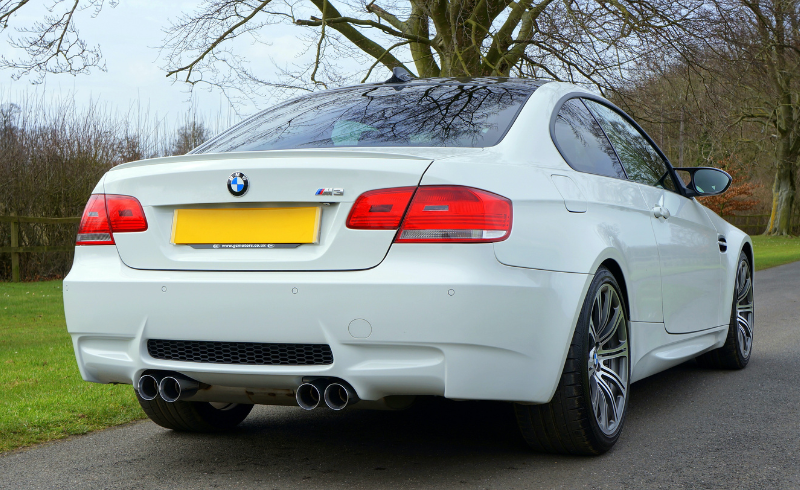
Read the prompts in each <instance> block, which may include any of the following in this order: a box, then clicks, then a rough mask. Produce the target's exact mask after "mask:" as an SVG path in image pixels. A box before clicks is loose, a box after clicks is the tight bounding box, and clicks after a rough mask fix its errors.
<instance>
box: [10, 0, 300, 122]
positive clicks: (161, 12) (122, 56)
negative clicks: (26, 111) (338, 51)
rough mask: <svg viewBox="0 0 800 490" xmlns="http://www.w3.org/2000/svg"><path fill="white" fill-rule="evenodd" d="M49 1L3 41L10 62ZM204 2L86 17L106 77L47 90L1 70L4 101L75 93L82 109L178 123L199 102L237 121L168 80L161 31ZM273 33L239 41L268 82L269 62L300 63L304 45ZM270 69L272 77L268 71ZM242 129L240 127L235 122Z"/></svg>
mask: <svg viewBox="0 0 800 490" xmlns="http://www.w3.org/2000/svg"><path fill="white" fill-rule="evenodd" d="M51 3H52V2H51V1H50V0H39V1H33V2H30V4H29V5H30V6H26V7H24V8H23V9H21V11H20V14H18V15H16V16H15V17H14V18H13V19H12V24H11V27H10V28H9V29H7V30H6V31H5V32H4V33H3V34H2V37H1V38H0V39H2V41H0V54H2V55H4V56H6V57H7V58H17V57H19V56H20V54H21V53H19V52H18V51H17V50H15V49H13V48H11V47H10V46H9V45H8V42H7V40H8V37H9V35H14V34H15V32H14V29H13V27H19V26H26V25H30V24H31V23H32V21H35V20H39V19H41V18H42V17H43V16H44V15H45V14H46V10H45V9H44V5H50V4H51ZM198 3H199V2H198V1H176V0H160V1H159V0H123V1H122V2H121V3H120V4H119V6H117V7H116V8H110V7H109V6H108V5H106V7H105V8H104V9H103V11H102V12H101V13H100V15H99V16H98V17H97V18H94V19H93V18H91V15H92V12H90V11H84V12H80V13H79V14H78V15H79V17H78V18H77V25H78V28H79V29H80V32H81V37H83V38H85V39H86V40H87V41H88V43H89V44H90V45H94V44H100V46H101V48H102V52H103V57H104V58H105V62H106V65H107V69H108V70H107V72H105V73H104V72H101V71H99V70H96V69H95V70H93V72H92V74H91V75H79V76H77V77H74V76H71V75H48V78H47V80H46V83H45V85H44V86H42V85H39V86H34V85H31V78H23V79H21V80H19V81H14V80H13V79H12V77H11V75H12V73H11V72H10V71H8V70H5V71H0V101H2V102H8V101H13V100H15V99H16V100H18V99H19V98H20V97H21V96H22V94H23V93H25V92H26V91H28V92H29V95H30V93H36V94H39V95H41V94H42V93H44V94H45V96H46V97H58V96H61V97H64V96H69V95H71V94H73V93H74V94H75V98H76V99H77V101H78V102H79V103H80V104H86V103H87V102H88V101H89V100H90V99H93V100H95V101H101V102H103V103H106V104H107V105H108V106H110V107H113V108H114V109H116V110H119V111H121V112H125V111H128V110H129V108H131V107H136V106H137V105H140V106H141V107H143V108H145V109H146V108H148V107H149V112H150V114H151V115H154V114H156V113H157V114H158V115H159V116H160V117H162V118H164V117H166V118H167V119H173V120H178V119H179V118H180V117H182V115H183V114H185V113H186V112H187V111H188V110H189V108H190V107H191V106H192V103H194V104H195V106H196V108H197V109H198V111H199V112H200V113H201V114H203V115H204V116H205V117H207V118H211V119H214V118H217V117H218V116H220V117H221V118H223V119H227V120H235V119H236V116H235V114H233V113H232V111H231V110H230V109H229V104H228V102H227V100H226V99H225V98H224V97H223V96H222V95H221V94H220V93H219V92H218V91H212V92H208V91H207V90H206V89H195V92H194V94H190V93H189V91H188V87H187V86H186V85H185V84H182V83H175V82H173V81H172V80H170V79H167V78H166V76H165V71H164V69H163V66H164V64H165V63H164V60H163V59H161V58H159V53H158V49H157V46H158V45H159V44H160V42H161V40H162V37H163V33H162V29H164V28H165V27H167V26H168V25H169V23H168V19H170V18H175V17H177V16H178V15H179V14H180V12H181V11H182V10H183V11H188V10H191V9H192V8H193V7H194V6H195V5H197V4H198ZM269 29H270V31H269V32H268V33H263V32H262V35H264V36H265V37H268V38H269V41H270V43H271V46H265V45H261V44H253V43H251V42H248V41H246V40H242V41H237V45H236V46H237V49H238V50H239V52H240V53H241V54H244V55H246V56H247V58H248V59H249V60H250V62H251V63H252V64H253V65H254V66H255V67H256V68H259V67H260V68H261V69H262V71H261V74H263V75H265V76H267V77H269V75H270V70H272V69H273V68H272V66H273V65H272V63H271V62H270V59H273V60H275V61H276V62H277V63H279V64H282V63H291V62H292V61H294V60H295V58H296V56H297V54H298V49H299V48H300V43H298V42H297V38H296V36H297V35H298V34H299V31H298V30H299V29H300V28H296V27H294V26H288V25H283V26H270V28H269ZM264 70H266V71H264ZM275 102H278V101H277V100H272V101H271V100H268V99H266V98H265V100H262V101H259V104H258V106H259V107H256V106H255V105H252V104H250V105H245V106H242V107H240V108H239V111H240V113H243V114H248V113H252V112H254V111H255V110H256V109H258V108H265V107H268V106H270V105H272V104H274V103H275ZM234 122H235V121H234Z"/></svg>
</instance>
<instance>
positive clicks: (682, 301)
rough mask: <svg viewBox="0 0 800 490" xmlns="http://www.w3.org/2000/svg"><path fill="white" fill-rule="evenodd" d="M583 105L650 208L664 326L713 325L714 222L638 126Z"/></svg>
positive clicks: (717, 276) (717, 277)
mask: <svg viewBox="0 0 800 490" xmlns="http://www.w3.org/2000/svg"><path fill="white" fill-rule="evenodd" d="M586 105H587V107H589V108H590V109H591V110H592V113H593V114H594V115H595V118H596V119H597V121H598V122H599V123H600V126H601V127H602V128H603V130H604V131H605V132H606V134H607V135H608V138H609V139H610V140H611V143H612V144H613V146H614V149H615V150H616V152H617V155H618V156H619V158H620V161H621V162H622V165H623V166H624V168H625V171H626V172H627V174H628V178H629V179H631V180H633V181H635V182H637V183H638V184H639V190H640V191H641V193H642V196H643V198H644V200H645V202H646V204H647V206H648V207H649V208H650V210H651V213H650V221H651V223H652V227H653V232H654V233H655V237H656V242H657V243H658V252H659V258H660V264H661V291H662V295H663V301H662V304H663V308H664V324H665V326H666V329H667V331H668V332H670V333H688V332H695V331H699V330H704V329H706V328H711V327H715V326H717V324H718V322H719V313H720V309H719V308H720V301H719V298H720V288H721V285H722V263H721V259H720V251H719V245H718V234H717V231H716V229H715V228H714V225H713V224H712V222H711V220H710V219H709V217H708V215H707V214H706V213H705V212H704V211H703V208H702V206H701V205H700V204H699V203H698V202H697V201H696V200H694V199H687V198H686V197H684V196H683V195H681V194H680V193H679V192H678V188H677V185H676V183H675V182H674V180H673V177H672V172H670V171H669V164H668V163H667V162H666V160H665V159H664V158H663V156H662V154H661V152H660V151H658V149H657V148H656V147H655V145H654V144H653V143H652V142H651V141H650V140H649V138H647V137H646V136H645V134H644V132H643V131H641V129H639V128H638V127H637V126H636V125H635V124H633V123H632V122H631V121H630V120H629V119H628V118H627V117H625V116H623V115H622V114H621V113H619V112H617V111H616V110H614V109H612V108H610V107H608V106H607V105H605V104H602V103H600V102H598V101H594V100H586Z"/></svg>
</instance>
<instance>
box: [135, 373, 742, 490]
mask: <svg viewBox="0 0 800 490" xmlns="http://www.w3.org/2000/svg"><path fill="white" fill-rule="evenodd" d="M728 374H730V373H725V372H719V371H713V370H708V369H703V368H701V367H699V366H698V365H697V364H696V363H694V362H689V363H685V364H683V365H680V366H678V367H675V368H673V369H670V370H668V371H665V372H663V373H660V374H658V375H655V376H653V377H650V378H648V379H646V380H642V381H640V382H638V383H636V384H634V385H633V386H632V388H631V395H632V398H631V400H632V404H631V411H630V413H629V417H628V420H627V421H626V427H625V431H624V433H623V436H622V439H621V440H620V443H619V444H618V445H617V446H616V447H615V448H614V449H613V450H612V451H611V452H610V453H608V454H607V455H605V456H603V457H602V458H589V459H587V458H581V457H564V456H552V455H543V454H537V453H533V452H531V451H529V450H528V448H527V446H526V445H525V442H524V441H523V439H522V437H521V435H520V433H519V431H518V429H517V427H516V421H515V417H514V413H513V408H512V406H511V405H510V404H507V403H499V402H497V403H495V402H455V401H451V400H445V399H441V398H437V399H426V400H423V401H422V402H421V403H419V404H418V405H417V406H415V407H413V408H411V409H409V410H406V411H399V412H390V411H369V410H358V409H355V408H353V409H348V410H345V411H343V412H332V411H330V410H327V409H317V410H314V411H312V412H306V411H303V410H301V409H299V408H295V407H256V408H255V409H254V411H253V413H252V414H251V415H250V417H249V418H248V419H247V420H246V421H245V422H244V423H243V424H242V425H241V427H240V428H239V429H237V430H236V431H234V432H232V433H227V434H212V435H207V434H203V435H198V434H186V433H177V432H171V431H166V430H164V431H159V432H158V433H157V434H156V435H154V436H153V437H151V442H152V443H153V446H155V447H157V448H158V449H159V451H161V454H162V455H163V457H162V458H161V459H159V464H163V466H164V467H163V468H161V469H160V470H159V469H158V468H154V467H152V466H151V467H150V468H149V471H165V472H171V473H170V474H172V475H173V476H177V475H175V472H176V471H177V472H187V474H194V475H197V474H200V473H202V474H205V475H216V476H217V477H220V476H226V477H228V478H236V479H241V480H242V481H246V482H262V483H265V482H267V481H268V480H270V479H272V480H274V482H275V483H276V484H277V481H278V480H281V481H284V482H287V483H288V482H303V481H305V480H314V481H316V482H319V481H323V482H325V481H327V482H328V483H330V484H334V483H344V482H346V481H359V482H362V483H364V482H369V481H371V480H373V479H374V482H375V484H378V482H380V483H381V484H383V485H385V484H387V483H393V484H405V483H414V482H417V483H423V482H428V483H434V482H442V483H449V484H457V483H472V484H475V483H477V482H479V481H486V479H494V478H496V477H497V476H498V473H505V474H513V472H514V471H516V470H521V469H527V470H536V469H542V468H550V467H555V465H558V466H560V467H561V469H564V470H566V469H568V468H571V467H572V468H582V469H586V468H587V467H593V466H595V465H596V466H597V467H598V468H601V467H602V466H604V465H607V463H608V461H607V458H612V459H616V458H623V457H626V456H630V455H632V454H633V453H635V452H636V451H638V450H640V448H641V447H642V444H650V445H651V447H652V443H653V441H652V437H651V436H652V433H653V431H654V430H658V429H657V428H658V427H660V426H661V425H663V424H665V423H667V422H666V421H670V420H673V419H675V418H678V419H680V418H681V417H684V416H685V415H683V414H685V413H686V412H690V411H691V410H692V408H693V407H692V399H693V397H695V396H697V394H698V393H705V392H707V390H706V387H707V385H716V384H717V383H718V382H719V380H718V379H717V378H719V377H720V376H726V375H728ZM664 430H666V431H669V430H670V429H669V427H664ZM636 438H643V439H645V440H646V441H641V440H639V441H637V440H636ZM148 459H149V458H148ZM603 460H605V463H601V461H603ZM151 464H152V462H151ZM443 478H446V479H444V480H443Z"/></svg>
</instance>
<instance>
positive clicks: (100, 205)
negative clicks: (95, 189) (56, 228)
mask: <svg viewBox="0 0 800 490" xmlns="http://www.w3.org/2000/svg"><path fill="white" fill-rule="evenodd" d="M146 230H147V219H146V218H145V217H144V210H143V209H142V205H141V204H139V201H138V200H137V199H136V198H135V197H131V196H117V195H113V194H109V195H105V194H92V196H91V197H90V198H89V202H88V203H86V208H84V210H83V216H82V217H81V224H80V226H79V227H78V237H77V240H76V241H75V244H76V245H114V236H113V234H112V231H113V233H124V232H131V231H146Z"/></svg>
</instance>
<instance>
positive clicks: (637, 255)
mask: <svg viewBox="0 0 800 490" xmlns="http://www.w3.org/2000/svg"><path fill="white" fill-rule="evenodd" d="M552 136H553V142H554V143H555V145H556V147H557V148H558V150H559V152H560V153H561V156H562V157H563V158H564V160H565V161H566V162H567V163H568V164H569V165H570V167H572V168H573V169H574V170H576V172H571V173H569V175H558V173H554V175H552V176H551V179H552V180H553V183H554V184H555V185H556V187H557V188H558V189H559V192H561V194H562V195H563V196H564V199H565V205H566V207H567V209H568V210H570V211H571V212H583V211H586V208H580V206H576V205H575V203H571V202H570V200H569V192H568V191H569V189H564V188H563V187H564V183H565V180H564V179H569V180H574V181H575V184H576V187H577V188H579V189H580V191H579V192H581V193H583V194H584V195H585V198H586V202H585V203H584V204H587V203H588V207H589V209H588V212H589V213H590V214H591V215H592V216H591V219H590V220H588V223H590V224H589V226H591V229H586V230H585V232H586V233H587V234H589V233H592V234H595V235H596V236H599V237H601V239H602V240H603V241H604V242H605V243H606V244H607V246H609V247H613V248H615V249H617V250H618V251H619V253H621V254H622V255H623V257H624V258H625V264H624V265H623V267H624V268H625V272H626V273H627V274H626V277H625V279H626V282H627V285H628V287H627V290H628V296H629V300H630V319H631V321H638V322H654V323H657V322H661V321H663V318H662V305H661V278H660V268H659V258H658V248H657V245H656V240H655V237H654V235H653V230H652V228H651V226H650V218H649V215H650V209H649V208H648V207H647V205H646V203H645V201H644V199H643V198H642V195H641V193H640V192H639V190H638V184H636V183H635V182H631V181H629V180H628V178H627V177H626V175H625V170H624V169H623V168H622V164H621V163H620V161H619V158H618V157H617V154H616V153H615V152H614V149H613V147H612V146H611V143H610V142H609V141H608V138H607V137H606V135H605V133H604V132H603V129H602V128H601V127H600V125H599V124H598V123H597V121H596V120H595V118H594V117H593V116H592V114H591V113H590V112H589V110H588V109H587V108H586V106H585V105H584V104H583V102H582V101H581V99H580V98H577V97H576V98H572V99H569V100H567V101H566V102H564V103H563V104H562V105H561V107H560V108H559V109H558V112H557V116H556V118H555V119H554V121H553V125H552Z"/></svg>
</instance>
